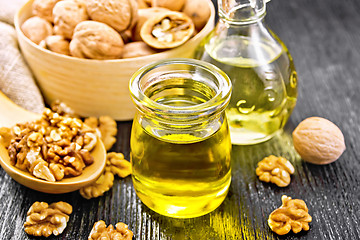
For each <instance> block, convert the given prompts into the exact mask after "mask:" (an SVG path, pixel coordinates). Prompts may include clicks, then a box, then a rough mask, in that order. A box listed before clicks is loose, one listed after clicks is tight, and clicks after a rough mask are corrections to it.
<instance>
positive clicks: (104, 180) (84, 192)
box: [79, 172, 114, 199]
mask: <svg viewBox="0 0 360 240" xmlns="http://www.w3.org/2000/svg"><path fill="white" fill-rule="evenodd" d="M113 184H114V174H113V173H111V172H104V173H103V174H101V176H100V177H99V178H98V179H97V180H96V182H95V183H93V184H91V185H90V186H86V187H83V188H81V189H80V190H79V192H80V195H81V196H82V197H83V198H86V199H90V198H97V197H100V196H102V195H103V194H104V193H105V192H107V191H109V190H110V188H111V187H112V186H113Z"/></svg>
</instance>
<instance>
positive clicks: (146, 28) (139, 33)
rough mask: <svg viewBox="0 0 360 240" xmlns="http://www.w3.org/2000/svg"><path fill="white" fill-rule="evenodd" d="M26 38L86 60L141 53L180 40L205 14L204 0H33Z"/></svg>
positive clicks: (203, 21)
mask: <svg viewBox="0 0 360 240" xmlns="http://www.w3.org/2000/svg"><path fill="white" fill-rule="evenodd" d="M32 12H33V15H34V16H33V17H31V18H29V19H27V20H26V21H25V22H24V23H23V24H22V26H21V29H22V31H23V33H24V35H25V36H27V37H28V38H29V39H30V40H31V41H33V42H34V43H36V44H38V45H40V46H41V47H44V48H46V49H48V50H51V51H53V52H56V53H60V54H65V55H69V56H73V57H78V58H87V59H119V58H132V57H139V56H146V55H150V54H153V53H157V52H159V51H161V50H163V49H170V48H174V47H177V46H180V45H181V44H183V43H185V42H186V41H187V40H188V39H190V38H191V37H192V36H193V35H195V34H196V33H197V32H198V31H200V30H201V29H202V28H203V27H204V26H205V24H206V22H207V21H208V19H209V17H210V8H209V5H208V1H207V0H197V1H192V0H34V2H33V4H32Z"/></svg>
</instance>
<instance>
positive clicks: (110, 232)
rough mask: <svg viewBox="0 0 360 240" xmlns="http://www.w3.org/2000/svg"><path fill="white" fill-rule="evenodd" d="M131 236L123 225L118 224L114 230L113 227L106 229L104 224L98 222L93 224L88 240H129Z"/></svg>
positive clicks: (126, 226) (131, 233) (101, 221)
mask: <svg viewBox="0 0 360 240" xmlns="http://www.w3.org/2000/svg"><path fill="white" fill-rule="evenodd" d="M133 235H134V234H133V232H132V231H131V230H129V229H128V225H126V224H125V223H122V222H118V223H117V224H116V225H115V229H114V227H113V225H111V224H110V225H109V226H108V227H106V224H105V222H104V221H103V220H100V221H98V222H96V223H94V226H93V228H92V229H91V232H90V234H89V238H88V240H131V239H132V237H133Z"/></svg>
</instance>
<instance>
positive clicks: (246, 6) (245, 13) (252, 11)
mask: <svg viewBox="0 0 360 240" xmlns="http://www.w3.org/2000/svg"><path fill="white" fill-rule="evenodd" d="M267 1H269V0H218V8H219V17H220V20H221V21H224V22H225V23H227V24H232V25H246V24H252V23H256V22H259V21H261V20H262V19H263V18H264V16H265V14H266V2H267Z"/></svg>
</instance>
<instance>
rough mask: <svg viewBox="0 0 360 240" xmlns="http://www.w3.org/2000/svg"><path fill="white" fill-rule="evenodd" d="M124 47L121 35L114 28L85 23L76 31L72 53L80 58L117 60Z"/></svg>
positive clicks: (93, 22)
mask: <svg viewBox="0 0 360 240" xmlns="http://www.w3.org/2000/svg"><path fill="white" fill-rule="evenodd" d="M123 47H124V42H123V40H122V38H121V36H120V34H119V33H118V32H116V31H115V30H114V29H113V28H111V27H109V26H108V25H106V24H105V23H101V22H97V21H83V22H81V23H79V24H78V25H77V26H76V28H75V30H74V35H73V39H72V40H71V42H70V53H71V55H72V56H74V57H79V58H90V59H116V58H120V57H121V54H122V51H123Z"/></svg>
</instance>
